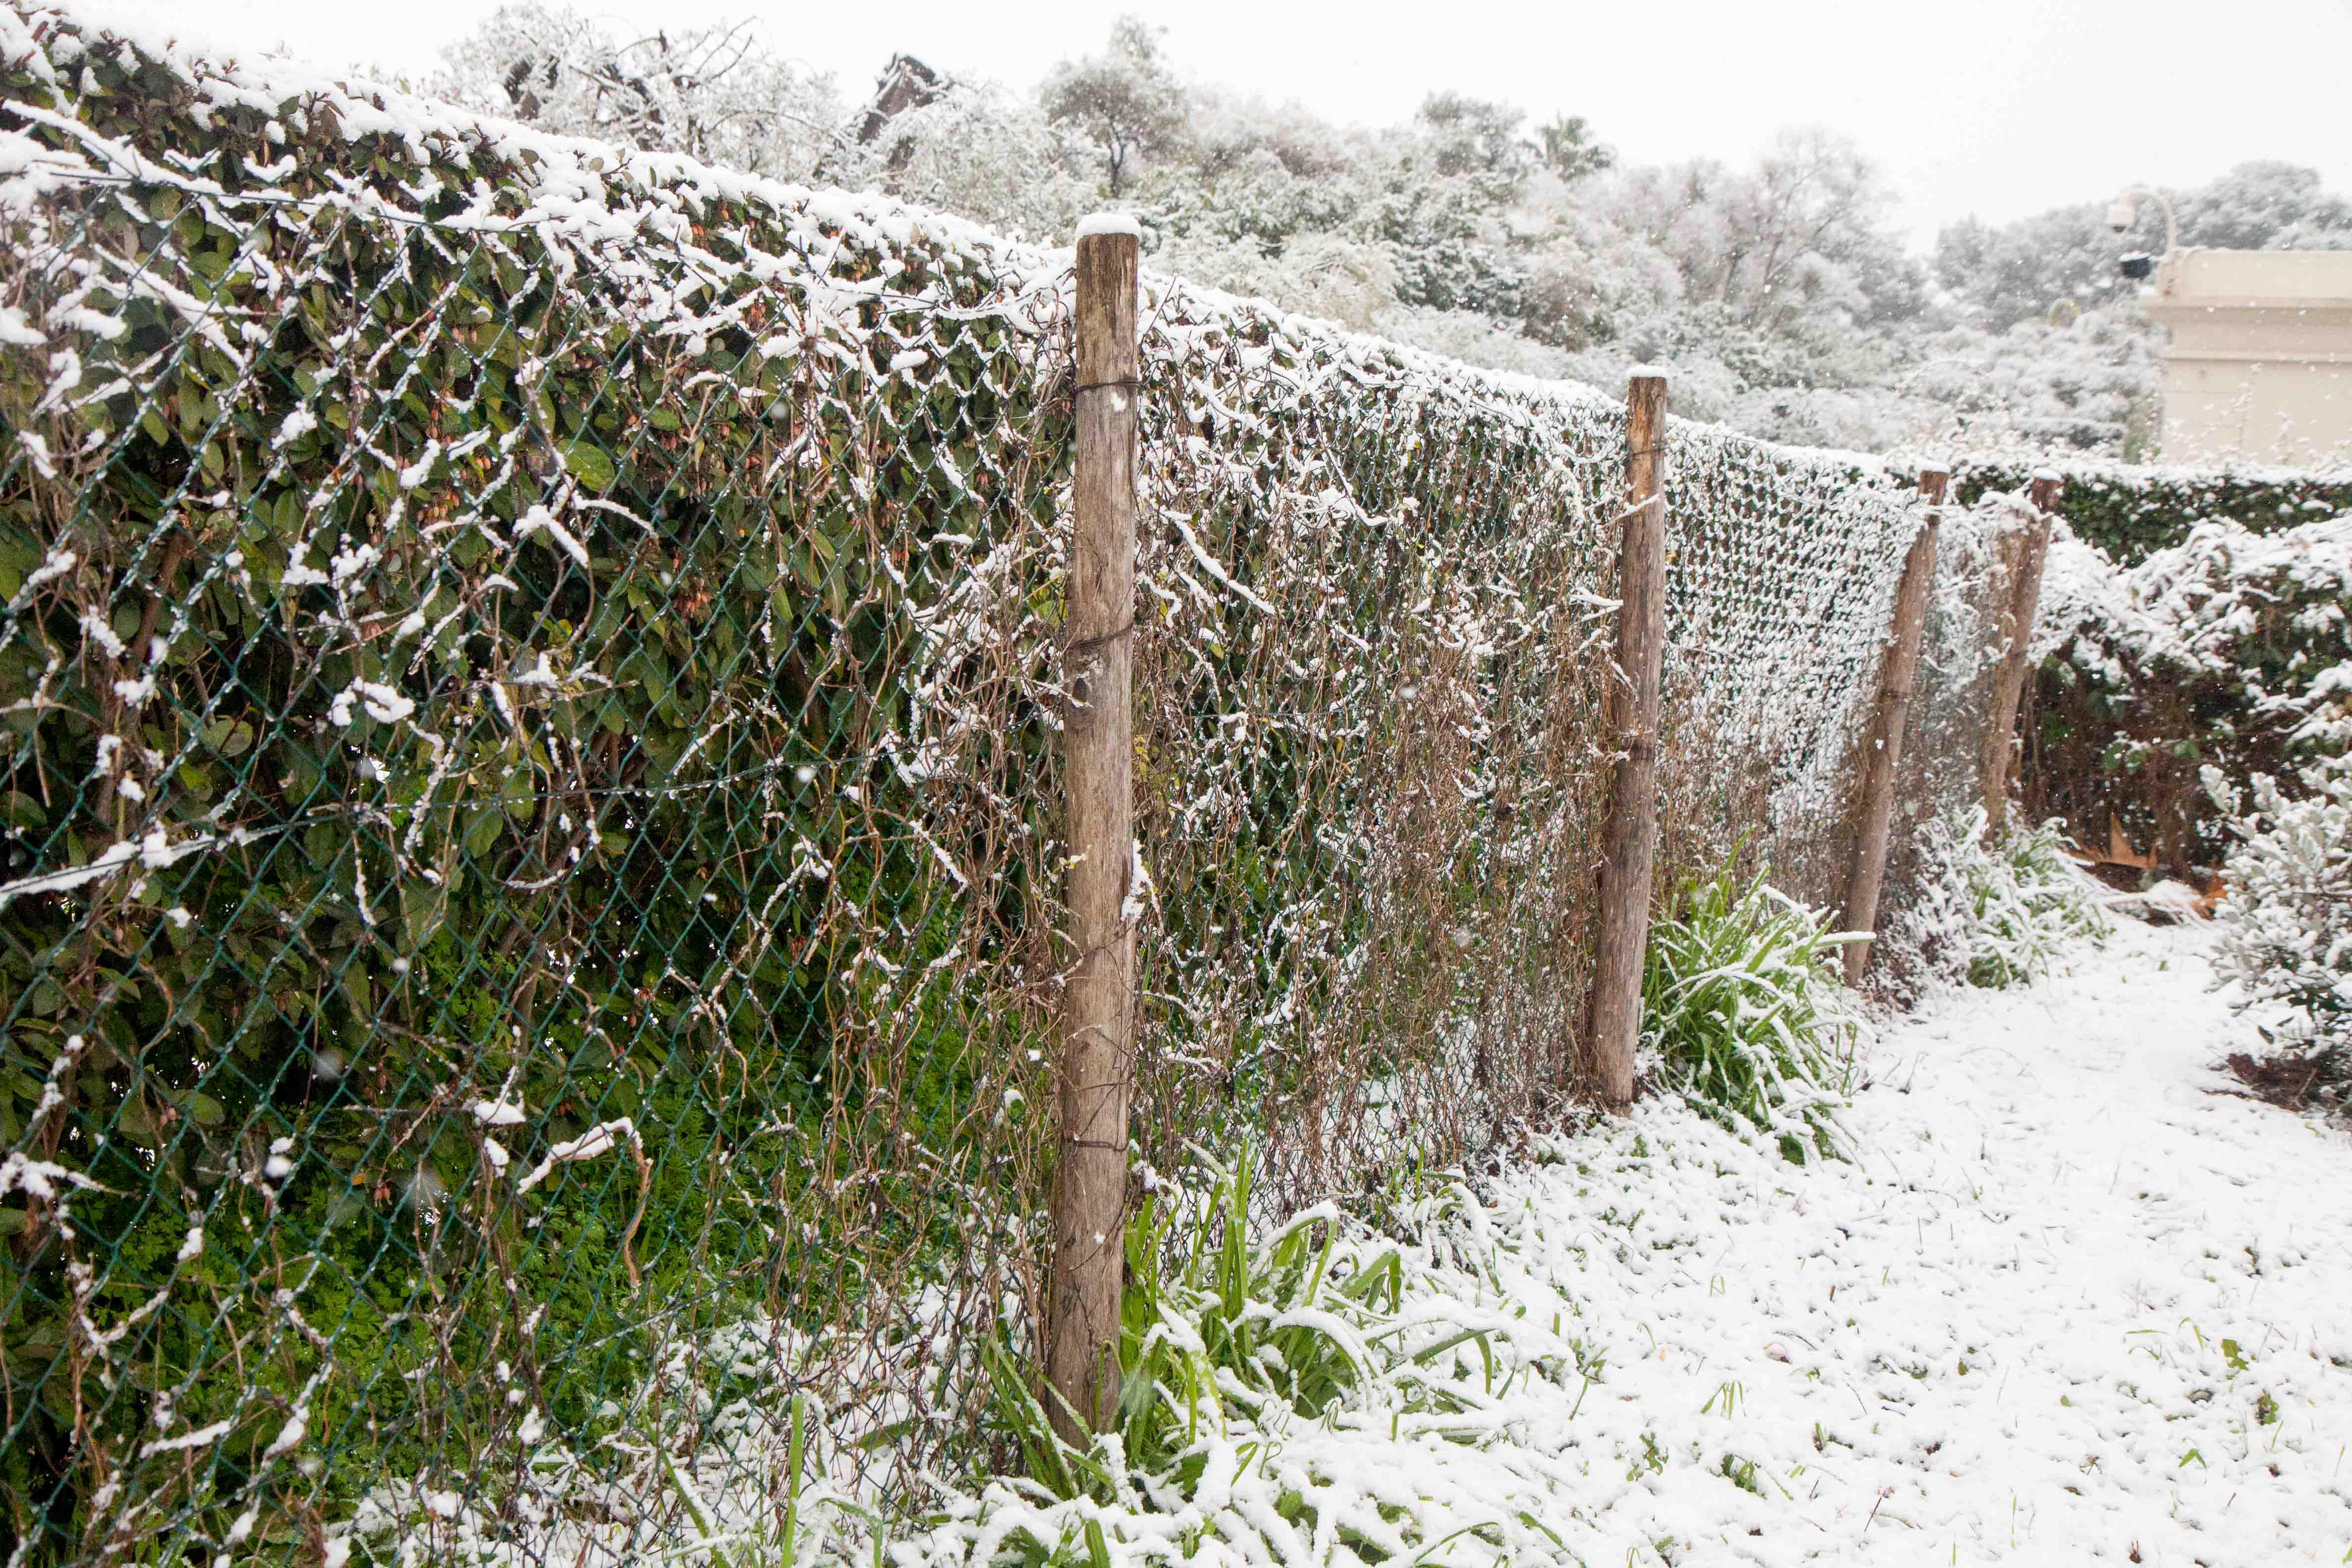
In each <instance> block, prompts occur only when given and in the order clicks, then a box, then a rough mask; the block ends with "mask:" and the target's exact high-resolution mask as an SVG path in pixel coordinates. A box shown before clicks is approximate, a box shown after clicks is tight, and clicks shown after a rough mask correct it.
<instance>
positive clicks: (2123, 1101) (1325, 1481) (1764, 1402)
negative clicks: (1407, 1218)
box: [900, 926, 2352, 1564]
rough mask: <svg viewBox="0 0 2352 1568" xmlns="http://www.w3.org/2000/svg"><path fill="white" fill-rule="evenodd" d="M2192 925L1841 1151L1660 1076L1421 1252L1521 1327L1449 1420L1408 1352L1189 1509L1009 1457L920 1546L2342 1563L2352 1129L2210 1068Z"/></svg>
mask: <svg viewBox="0 0 2352 1568" xmlns="http://www.w3.org/2000/svg"><path fill="white" fill-rule="evenodd" d="M2209 942H2210V934H2209V933H2206V932H2204V931H2187V932H2178V931H2176V932H2165V931H2150V930H2148V929H2147V928H2144V927H2139V926H2133V927H2131V928H2129V929H2128V930H2126V931H2124V932H2123V933H2121V934H2119V935H2118V936H2117V937H2116V940H2115V942H2113V944H2112V945H2111V947H2110V948H2109V949H2108V950H2106V951H2105V952H2097V951H2094V950H2092V949H2090V948H2088V947H2087V946H2084V947H2077V948H2076V949H2075V950H2074V952H2073V953H2072V955H2071V959H2072V962H2071V964H2070V965H2069V966H2068V968H2067V969H2066V970H2065V972H2063V973H2061V974H2059V975H2058V976H2056V977H2054V978H2053V980H2051V981H2050V982H2048V983H2046V984H2042V985H2041V986H2037V987H2033V988H2030V989H2023V990H2017V991H2011V992H2004V993H1985V992H1978V993H1962V994H1955V995H1953V996H1951V997H1949V998H1948V999H1947V1000H1946V1001H1945V1002H1944V1003H1942V1004H1941V1005H1939V1007H1938V1008H1937V1009H1936V1010H1934V1011H1932V1012H1931V1015H1930V1016H1927V1017H1926V1018H1924V1019H1920V1020H1915V1021H1912V1022H1909V1023H1906V1024H1904V1025H1901V1026H1897V1027H1895V1028H1894V1029H1892V1030H1890V1031H1889V1032H1888V1034H1887V1035H1886V1036H1885V1037H1884V1038H1883V1039H1882V1040H1881V1041H1880V1043H1879V1045H1878V1047H1877V1048H1876V1050H1875V1052H1874V1061H1873V1068H1874V1073H1873V1077H1874V1082H1873V1085H1872V1087H1870V1088H1868V1089H1864V1091H1863V1092H1862V1093H1861V1094H1860V1095H1859V1096H1858V1098H1857V1100H1856V1104H1855V1107H1854V1110H1853V1118H1852V1120H1853V1131H1854V1133H1855V1136H1856V1142H1857V1143H1858V1144H1859V1145H1860V1147H1861V1149H1862V1151H1863V1155H1862V1159H1861V1161H1860V1163H1856V1164H1835V1163H1831V1164H1820V1163H1817V1164H1814V1165H1811V1166H1808V1167H1803V1168H1800V1167H1796V1166H1791V1165H1790V1164H1787V1163H1784V1162H1783V1161H1782V1160H1781V1159H1780V1155H1779V1154H1778V1153H1777V1152H1774V1151H1772V1150H1771V1149H1769V1148H1768V1147H1764V1146H1761V1145H1759V1144H1750V1143H1747V1142H1741V1141H1739V1140H1738V1139H1737V1138H1735V1137H1733V1136H1732V1135H1730V1134H1729V1133H1727V1132H1725V1131H1722V1130H1721V1129H1719V1128H1717V1127H1714V1126H1711V1125H1709V1124H1707V1123H1706V1122H1703V1121H1699V1120H1698V1119H1697V1118H1696V1117H1695V1116H1694V1115H1693V1114H1692V1113H1690V1112H1689V1111H1688V1110H1685V1109H1683V1108H1682V1107H1680V1106H1678V1105H1674V1104H1670V1103H1665V1102H1658V1101H1654V1102H1650V1103H1647V1104H1645V1105H1643V1106H1642V1107H1641V1108H1640V1109H1639V1110H1637V1111H1636V1113H1635V1115H1634V1116H1633V1118H1632V1119H1631V1121H1628V1122H1627V1123H1626V1124H1624V1125H1622V1127H1618V1128H1614V1129H1611V1130H1608V1131H1601V1132H1598V1133H1594V1134H1589V1135H1587V1136H1585V1137H1582V1138H1578V1139H1570V1140H1563V1141H1560V1142H1556V1143H1553V1144H1551V1145H1549V1147H1548V1148H1547V1149H1546V1150H1545V1152H1544V1154H1545V1157H1546V1158H1547V1159H1551V1160H1558V1161H1560V1162H1562V1163H1549V1164H1542V1165H1538V1166H1535V1167H1532V1168H1526V1169H1520V1170H1515V1171H1511V1172H1509V1173H1506V1174H1505V1175H1504V1176H1502V1177H1501V1178H1499V1179H1498V1180H1496V1182H1495V1183H1494V1184H1492V1187H1491V1190H1490V1191H1489V1192H1488V1194H1486V1202H1484V1203H1482V1204H1479V1205H1475V1206H1470V1207H1465V1206H1460V1205H1457V1206H1455V1207H1454V1209H1453V1210H1452V1211H1451V1212H1450V1213H1449V1214H1446V1215H1443V1216H1441V1217H1439V1218H1438V1219H1437V1222H1436V1224H1435V1225H1434V1226H1433V1227H1432V1230H1431V1232H1430V1233H1429V1239H1430V1240H1431V1241H1432V1243H1433V1245H1431V1246H1426V1247H1423V1248H1421V1249H1420V1251H1419V1256H1418V1258H1417V1262H1418V1264H1419V1267H1418V1268H1414V1269H1413V1270H1412V1275H1413V1278H1412V1284H1411V1285H1410V1286H1409V1287H1408V1290H1407V1295H1406V1301H1405V1309H1406V1311H1407V1313H1408V1314H1409V1315H1413V1316H1416V1317H1418V1318H1420V1319H1422V1320H1423V1321H1425V1322H1426V1323H1428V1324H1429V1325H1430V1326H1429V1327H1428V1328H1427V1329H1426V1330H1424V1331H1423V1335H1422V1337H1425V1338H1426V1339H1428V1340H1430V1341H1431V1342H1434V1341H1435V1340H1436V1339H1437V1338H1439V1337H1441V1336H1444V1337H1450V1332H1458V1330H1456V1329H1452V1327H1451V1326H1452V1325H1454V1324H1457V1323H1458V1324H1469V1323H1473V1322H1475V1321H1479V1320H1480V1318H1481V1317H1482V1315H1483V1316H1485V1317H1486V1318H1490V1319H1493V1320H1495V1321H1498V1322H1499V1321H1508V1322H1511V1323H1515V1324H1517V1326H1518V1331H1517V1334H1516V1335H1515V1336H1513V1338H1511V1339H1509V1340H1506V1341H1498V1342H1496V1343H1495V1344H1493V1345H1492V1346H1491V1347H1488V1346H1482V1345H1481V1344H1479V1343H1477V1342H1465V1343H1462V1344H1458V1345H1456V1346H1455V1347H1454V1349H1453V1350H1452V1351H1451V1352H1446V1353H1445V1355H1444V1356H1443V1357H1442V1358H1440V1360H1439V1363H1438V1364H1439V1365H1440V1366H1441V1367H1445V1368H1446V1369H1447V1370H1448V1371H1449V1372H1450V1373H1451V1376H1452V1378H1453V1382H1452V1384H1450V1385H1449V1386H1450V1387H1451V1388H1452V1389H1453V1391H1454V1393H1455V1394H1456V1395H1457V1396H1458V1398H1459V1399H1460V1401H1461V1402H1462V1404H1463V1405H1464V1408H1463V1409H1461V1410H1460V1411H1459V1412H1457V1413H1455V1414H1454V1415H1450V1416H1436V1415H1422V1416H1415V1415H1409V1414H1405V1413H1403V1412H1402V1411H1401V1410H1400V1409H1399V1408H1398V1406H1399V1405H1400V1403H1401V1402H1400V1400H1399V1397H1398V1395H1399V1392H1400V1389H1399V1383H1400V1379H1399V1377H1398V1373H1397V1371H1396V1369H1395V1368H1393V1367H1392V1368H1391V1370H1390V1371H1388V1372H1387V1373H1384V1374H1383V1375H1382V1376H1381V1379H1379V1381H1378V1382H1377V1383H1376V1384H1374V1386H1373V1387H1372V1388H1371V1389H1370V1391H1369V1392H1368V1393H1367V1394H1366V1395H1365V1396H1364V1397H1363V1398H1362V1399H1361V1400H1360V1401H1358V1402H1356V1403H1354V1404H1353V1405H1350V1406H1349V1408H1348V1409H1347V1410H1345V1411H1343V1412H1341V1413H1339V1415H1335V1416H1333V1417H1331V1418H1330V1419H1328V1420H1327V1421H1326V1422H1325V1423H1322V1424H1320V1425H1319V1426H1318V1425H1312V1424H1307V1423H1296V1424H1293V1425H1292V1426H1290V1428H1289V1429H1288V1430H1287V1431H1286V1432H1282V1433H1281V1434H1280V1435H1279V1436H1276V1438H1275V1441H1274V1445H1273V1447H1274V1453H1273V1457H1272V1458H1270V1459H1265V1460H1264V1461H1262V1465H1261V1468H1262V1469H1263V1470H1265V1472H1266V1473H1265V1475H1263V1476H1260V1477H1257V1478H1255V1479H1253V1478H1252V1477H1251V1476H1250V1475H1249V1474H1248V1473H1247V1472H1248V1467H1247V1466H1246V1465H1244V1466H1242V1467H1240V1468H1241V1471H1242V1473H1241V1474H1240V1475H1239V1476H1238V1477H1237V1476H1236V1475H1235V1473H1234V1469H1235V1468H1234V1464H1233V1462H1232V1461H1231V1459H1230V1458H1228V1456H1229V1455H1230V1454H1231V1453H1232V1452H1233V1450H1234V1447H1236V1446H1239V1447H1246V1446H1247V1444H1248V1443H1249V1442H1251V1441H1253V1440H1255V1439H1257V1438H1258V1437H1259V1436H1261V1435H1260V1434H1258V1433H1255V1432H1249V1433H1243V1432H1239V1431H1232V1432H1228V1433H1227V1434H1226V1435H1225V1436H1224V1438H1223V1447H1221V1448H1220V1450H1219V1454H1218V1457H1217V1458H1216V1459H1215V1461H1214V1462H1213V1465H1212V1473H1211V1475H1210V1477H1208V1478H1206V1480H1207V1481H1208V1482H1209V1483H1211V1484H1204V1485H1203V1486H1202V1487H1200V1488H1197V1489H1194V1491H1193V1494H1192V1502H1191V1508H1190V1510H1189V1512H1188V1513H1186V1514H1180V1515H1177V1516H1175V1517H1171V1516H1168V1515H1164V1514H1163V1515H1160V1516H1159V1517H1156V1518H1149V1519H1147V1518H1144V1517H1141V1516H1139V1514H1138V1513H1137V1511H1136V1510H1133V1509H1132V1508H1124V1507H1116V1506H1110V1507H1106V1506H1100V1505H1096V1504H1092V1503H1078V1504H1062V1505H1057V1506H1056V1507H1055V1508H1053V1509H1045V1508H1040V1507H1039V1506H1037V1505H1036V1504H1034V1503H1027V1502H1018V1501H1015V1500H1013V1496H1012V1494H1011V1492H1010V1489H1003V1488H1000V1489H997V1496H996V1499H995V1503H996V1506H995V1507H993V1508H992V1509H982V1508H978V1507H968V1508H967V1510H965V1519H964V1521H961V1522H960V1523H959V1525H958V1526H957V1527H955V1528H954V1529H952V1530H949V1531H940V1532H937V1533H935V1534H934V1535H933V1536H932V1537H931V1538H930V1539H929V1541H928V1542H922V1543H921V1546H922V1547H927V1548H928V1549H929V1550H927V1551H926V1550H919V1549H915V1548H912V1547H907V1546H902V1548H901V1552H900V1554H901V1556H902V1558H905V1559H908V1560H913V1559H917V1558H939V1557H951V1556H957V1555H963V1554H965V1553H970V1552H972V1551H973V1549H974V1548H975V1547H977V1548H980V1549H981V1552H982V1554H984V1552H985V1550H986V1548H987V1547H988V1546H989V1545H991V1544H992V1543H993V1542H999V1541H1002V1540H1003V1539H1004V1536H1003V1533H1002V1531H1003V1530H1004V1529H1005V1528H1006V1527H1007V1526H1008V1525H1009V1524H1011V1523H1013V1516H1015V1515H1018V1516H1021V1520H1022V1522H1024V1524H1025V1526H1026V1527H1027V1528H1028V1529H1029V1530H1030V1531H1032V1532H1033V1533H1034V1535H1036V1536H1039V1537H1042V1538H1046V1539H1052V1538H1055V1537H1056V1536H1058V1537H1059V1538H1060V1539H1062V1540H1063V1541H1065V1542H1067V1543H1068V1550H1069V1551H1070V1554H1071V1556H1072V1558H1073V1560H1080V1561H1082V1560H1084V1559H1085V1557H1086V1556H1087V1555H1088V1552H1087V1549H1086V1545H1085V1543H1084V1538H1083V1535H1082V1533H1081V1532H1079V1531H1074V1530H1073V1529H1072V1528H1071V1527H1072V1526H1073V1524H1074V1523H1075V1522H1076V1521H1078V1520H1080V1519H1081V1518H1084V1519H1091V1520H1093V1521H1096V1522H1097V1525H1098V1526H1099V1527H1100V1529H1101V1531H1102V1537H1101V1539H1102V1542H1103V1543H1104V1545H1105V1547H1106V1548H1107V1550H1108V1554H1109V1556H1110V1558H1111V1559H1112V1560H1115V1561H1159V1560H1170V1559H1172V1558H1174V1557H1175V1556H1177V1555H1178V1554H1179V1550H1180V1545H1181V1542H1182V1541H1183V1540H1186V1539H1189V1540H1190V1541H1192V1542H1193V1543H1194V1545H1193V1552H1194V1560H1197V1561H1202V1562H1283V1563H1326V1562H1334V1561H1337V1562H1350V1561H1354V1560H1355V1559H1354V1556H1353V1554H1352V1553H1350V1552H1349V1551H1348V1550H1347V1547H1346V1544H1345V1542H1346V1539H1347V1536H1348V1535H1349V1531H1350V1530H1353V1531H1357V1532H1360V1533H1361V1534H1365V1535H1370V1533H1371V1532H1370V1530H1368V1529H1366V1521H1370V1523H1371V1524H1372V1525H1373V1526H1376V1527H1377V1526H1381V1525H1385V1526H1386V1527H1387V1528H1386V1529H1385V1531H1382V1534H1383V1535H1385V1536H1386V1537H1388V1538H1389V1539H1387V1540H1383V1541H1381V1544H1382V1545H1384V1546H1386V1547H1388V1548H1389V1549H1390V1550H1391V1551H1396V1550H1399V1549H1402V1553H1403V1557H1404V1558H1406V1559H1411V1560H1426V1561H1430V1562H1446V1563H1457V1564H1460V1563H1494V1562H1513V1563H1530V1562H1562V1563H1565V1562H1581V1563H1588V1564H1600V1563H1610V1564H1615V1563H1629V1562H1630V1563H1654V1562H1660V1561H1664V1562H1666V1563H1717V1562H1752V1563H1840V1562H1870V1563H1927V1562H1935V1563H1951V1562H1963V1563H1966V1562H1987V1561H2004V1560H2005V1561H2015V1562H2027V1563H2079V1562H2088V1561H2107V1562H2116V1563H2123V1562H2131V1561H2138V1562H2141V1563H2182V1564H2188V1563H2209V1564H2227V1563H2256V1562H2262V1563H2274V1562H2324V1563H2336V1562H2340V1561H2342V1560H2343V1558H2344V1556H2345V1554H2346V1552H2347V1546H2352V1502H2347V1499H2348V1498H2352V1453H2347V1445H2352V1142H2347V1139H2346V1138H2345V1137H2344V1136H2343V1135H2342V1134H2341V1133H2340V1132H2335V1131H2327V1130H2325V1129H2324V1128H2322V1127H2321V1126H2320V1125H2318V1124H2317V1123H2315V1122H2312V1121H2305V1120H2303V1119H2299V1118H2296V1117H2294V1116H2290V1115H2286V1114H2284V1113H2282V1112H2280V1111H2277V1110H2272V1109H2269V1108H2267V1107H2263V1106H2261V1105H2257V1104H2254V1103H2252V1102H2250V1101H2248V1100H2242V1099H2239V1098H2236V1097H2233V1096H2231V1094H2229V1093H2228V1092H2227V1088H2228V1083H2227V1080H2226V1079H2224V1078H2222V1077H2221V1075H2219V1074H2218V1073H2216V1072H2215V1071H2213V1070H2212V1068H2211V1066H2210V1064H2211V1063H2212V1062H2213V1061H2214V1060H2215V1059H2216V1058H2218V1057H2219V1055H2220V1054H2221V1052H2222V1051H2223V1050H2224V1049H2226V1048H2231V1047H2233V1045H2234V1044H2237V1043H2242V1038H2241V1037H2242V1035H2243V1033H2244V1031H2243V1028H2242V1026H2241V1025H2240V1024H2238V1023H2237V1022H2236V1021H2235V1020H2233V1019H2232V1018H2231V1016H2230V1014H2229V1011H2228V1008H2227V1005H2226V1002H2225V1000H2224V999H2223V998H2221V997H2219V996H2216V995H2215V994H2212V993H2211V992H2210V989H2209V984H2210V974H2211V971H2210V966H2209V964H2208V963H2207V961H2206V958H2205V949H2206V946H2207V945H2208V943H2209ZM1555 1324H1556V1325H1557V1330H1558V1331H1557V1334H1556V1335H1554V1334H1552V1333H1550V1332H1549V1331H1550V1330H1551V1329H1552V1328H1553V1327H1554V1325H1555ZM1545 1340H1551V1341H1553V1343H1551V1344H1550V1345H1545V1344H1543V1343H1542V1342H1543V1341H1545ZM1407 1342H1408V1343H1411V1342H1413V1341H1412V1337H1410V1336H1409V1337H1408V1341H1407ZM1490 1349H1491V1351H1492V1352H1493V1364H1492V1367H1491V1370H1490V1368H1489V1364H1488V1361H1487V1356H1488V1352H1489V1350H1490ZM1546 1352H1550V1354H1552V1355H1558V1354H1559V1353H1560V1352H1566V1359H1567V1360H1568V1363H1569V1365H1568V1367H1567V1368H1566V1370H1565V1373H1564V1375H1561V1374H1547V1369H1549V1368H1551V1367H1553V1366H1555V1365H1557V1363H1554V1362H1552V1361H1550V1360H1549V1359H1548V1358H1547V1359H1546V1360H1545V1361H1544V1362H1543V1363H1541V1364H1540V1365H1538V1362H1537V1359H1536V1358H1537V1357H1538V1356H1544V1355H1546ZM1523 1368H1524V1369H1528V1370H1520V1369H1523ZM1596 1369H1597V1370H1596ZM1424 1370H1428V1369H1424ZM1515 1372H1516V1373H1517V1375H1516V1376H1515V1375H1514V1373H1515ZM1586 1373H1593V1376H1592V1380H1591V1382H1590V1384H1589V1385H1588V1384H1587V1383H1586V1381H1585V1374H1586ZM1277 1425H1278V1424H1277ZM1285 1499H1289V1500H1293V1501H1292V1506H1290V1507H1289V1508H1288V1509H1286V1510H1277V1508H1276V1504H1277V1503H1278V1502H1281V1501H1283V1500H1285ZM1297 1502H1304V1503H1305V1504H1307V1506H1308V1510H1311V1513H1310V1514H1307V1515H1300V1510H1298V1508H1297V1506H1296V1504H1297ZM1285 1512H1287V1513H1290V1514H1294V1515H1300V1517H1301V1518H1302V1519H1303V1520H1305V1522H1294V1521H1292V1520H1289V1519H1286V1518H1284V1517H1283V1516H1282V1515H1283V1513H1285ZM1454 1531H1465V1533H1463V1534H1459V1535H1454V1538H1453V1539H1452V1540H1450V1541H1444V1537H1446V1536H1448V1535H1449V1534H1452V1533H1453V1532H1454ZM1440 1542H1444V1543H1443V1544H1442V1545H1441V1544H1440ZM959 1546H960V1547H961V1551H956V1550H952V1548H956V1547H959ZM2135 1552H2136V1553H2137V1556H2136V1557H2135V1556H2134V1553H2135Z"/></svg>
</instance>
